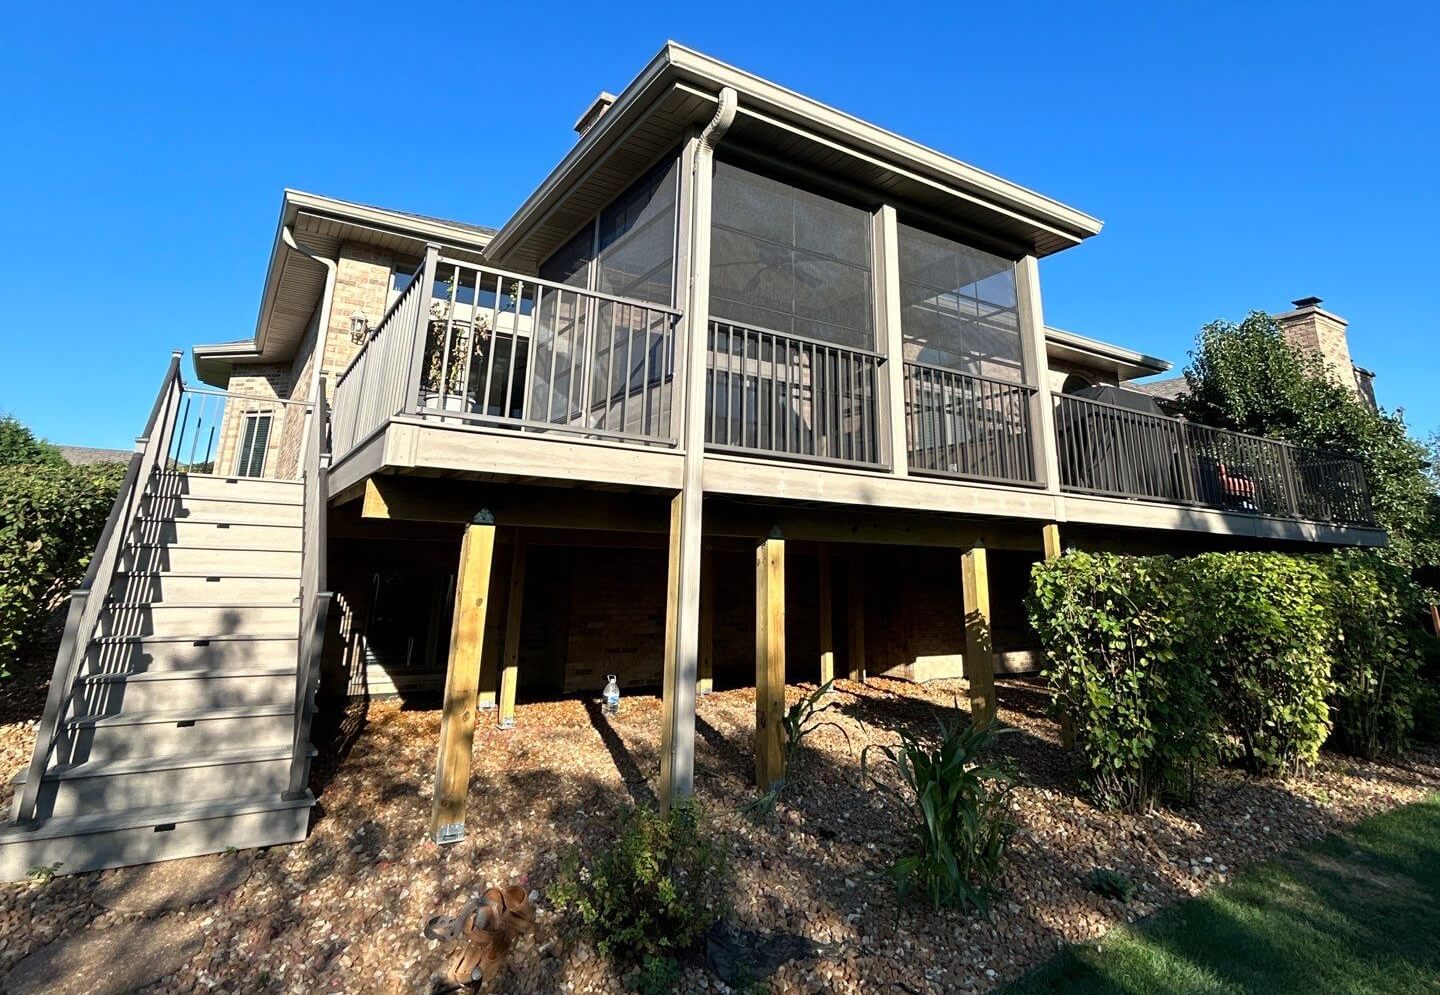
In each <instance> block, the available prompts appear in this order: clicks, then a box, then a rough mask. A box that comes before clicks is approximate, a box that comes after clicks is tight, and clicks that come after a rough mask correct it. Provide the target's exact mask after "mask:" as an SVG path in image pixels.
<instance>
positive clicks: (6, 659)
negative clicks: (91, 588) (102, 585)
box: [0, 464, 124, 675]
mask: <svg viewBox="0 0 1440 995" xmlns="http://www.w3.org/2000/svg"><path fill="white" fill-rule="evenodd" d="M123 475H124V467H123V466H121V465H118V464H101V465H98V466H73V467H72V466H66V465H58V466H57V465H52V464H34V465H15V466H4V467H0V674H7V675H8V673H9V671H10V668H11V667H12V666H13V665H14V664H15V661H16V659H17V658H18V656H19V654H20V653H21V652H23V650H24V649H25V647H26V646H27V645H28V644H29V642H30V641H31V640H32V639H33V638H34V637H35V636H36V635H38V634H39V632H40V631H41V629H42V628H43V621H44V617H45V615H46V613H47V612H49V611H50V610H51V609H52V608H53V607H54V606H55V605H56V604H57V603H58V601H59V599H60V598H61V597H62V596H63V595H64V593H65V592H66V591H68V590H70V589H71V588H73V587H74V586H75V585H76V584H78V583H79V582H80V579H81V578H82V577H83V576H84V574H85V567H86V565H87V564H88V563H89V561H90V554H91V552H92V551H93V550H94V548H95V542H96V540H97V539H99V537H100V531H101V529H103V528H104V526H105V519H106V518H107V517H108V516H109V514H110V506H111V505H112V504H114V502H115V493H116V491H117V490H118V488H119V484H120V478H121V477H122V476H123Z"/></svg>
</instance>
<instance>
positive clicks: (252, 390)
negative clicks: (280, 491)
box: [202, 364, 303, 476]
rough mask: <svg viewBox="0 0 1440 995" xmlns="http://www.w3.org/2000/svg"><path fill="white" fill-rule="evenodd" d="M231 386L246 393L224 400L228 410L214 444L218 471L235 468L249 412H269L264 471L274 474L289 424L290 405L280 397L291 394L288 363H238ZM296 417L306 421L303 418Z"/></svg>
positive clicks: (231, 389) (225, 412)
mask: <svg viewBox="0 0 1440 995" xmlns="http://www.w3.org/2000/svg"><path fill="white" fill-rule="evenodd" d="M228 388H229V390H230V392H231V393H233V394H239V395H243V396H240V397H231V398H228V399H227V400H226V401H225V411H224V414H223V415H222V416H221V417H220V419H219V422H220V427H219V432H218V435H219V438H218V440H217V443H216V447H215V472H216V473H219V474H232V473H234V472H235V463H236V459H237V458H238V456H239V452H240V443H241V440H242V439H243V438H244V429H245V422H246V420H247V416H248V415H250V414H254V413H263V412H268V413H269V414H270V417H271V422H270V436H269V443H268V445H267V447H266V454H265V472H266V475H267V476H274V473H273V472H272V471H273V469H274V467H275V466H276V463H277V460H278V458H279V453H280V445H281V440H282V438H283V437H284V435H285V428H286V426H285V421H286V418H285V415H286V411H285V408H286V407H287V406H286V405H284V404H280V403H278V401H279V400H280V399H281V398H287V397H289V396H290V367H289V365H288V364H283V365H282V364H274V365H256V366H238V367H236V368H235V372H234V373H233V374H231V376H230V381H229V384H228ZM267 402H272V403H267ZM296 420H297V421H303V418H300V419H296ZM202 444H203V443H202Z"/></svg>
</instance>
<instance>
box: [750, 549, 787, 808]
mask: <svg viewBox="0 0 1440 995" xmlns="http://www.w3.org/2000/svg"><path fill="white" fill-rule="evenodd" d="M784 715H785V540H784V539H782V538H780V536H779V535H778V534H774V535H771V537H770V538H768V539H764V540H762V541H761V542H760V544H759V545H758V546H756V547H755V785H756V787H758V788H759V789H760V790H761V791H769V790H770V789H771V788H773V787H774V786H775V785H776V784H778V783H779V782H780V781H782V780H784V779H785V752H784V744H783V743H781V741H780V737H781V729H780V726H781V719H782V718H783V717H784Z"/></svg>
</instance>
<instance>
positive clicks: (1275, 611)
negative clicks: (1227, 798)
mask: <svg viewBox="0 0 1440 995" xmlns="http://www.w3.org/2000/svg"><path fill="white" fill-rule="evenodd" d="M1177 563H1178V564H1179V565H1180V570H1179V572H1178V574H1177V577H1176V580H1177V582H1178V583H1179V584H1181V585H1184V586H1185V587H1186V588H1188V591H1189V592H1190V594H1191V595H1192V596H1193V597H1194V599H1195V600H1194V602H1193V604H1194V610H1193V611H1191V612H1190V613H1189V623H1188V624H1187V625H1186V626H1185V629H1186V638H1187V640H1189V643H1188V645H1189V646H1190V647H1191V652H1194V653H1196V654H1199V655H1202V656H1204V657H1206V658H1207V659H1208V662H1209V671H1210V675H1211V677H1212V678H1213V679H1214V681H1215V683H1216V686H1217V692H1218V693H1217V696H1216V702H1217V710H1218V713H1219V715H1220V718H1221V721H1222V722H1223V724H1224V727H1225V729H1226V731H1227V732H1228V733H1229V734H1230V736H1231V737H1232V740H1233V743H1234V744H1235V745H1236V747H1237V748H1238V754H1239V757H1240V759H1241V761H1242V762H1243V763H1244V765H1245V767H1246V768H1247V769H1249V770H1250V771H1252V772H1254V773H1260V774H1271V775H1276V774H1283V773H1286V772H1289V771H1294V770H1296V769H1297V768H1299V767H1301V766H1303V765H1306V764H1310V763H1313V762H1314V761H1315V760H1316V758H1317V757H1318V756H1319V753H1320V746H1321V744H1323V743H1324V742H1325V737H1326V735H1327V734H1328V733H1329V731H1330V713H1329V708H1328V706H1327V704H1326V699H1327V697H1328V696H1329V694H1330V690H1331V686H1332V685H1331V681H1330V650H1331V646H1332V643H1333V639H1334V623H1333V618H1332V615H1331V612H1330V604H1331V594H1330V582H1329V578H1328V576H1327V573H1326V569H1325V566H1324V564H1323V563H1322V562H1321V561H1320V558H1319V557H1302V556H1286V555H1283V554H1279V553H1240V554H1237V553H1206V554H1204V555H1203V556H1197V557H1194V558H1193V559H1188V560H1181V561H1177Z"/></svg>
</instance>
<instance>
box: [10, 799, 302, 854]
mask: <svg viewBox="0 0 1440 995" xmlns="http://www.w3.org/2000/svg"><path fill="white" fill-rule="evenodd" d="M314 804H315V796H314V795H313V794H311V793H310V792H309V791H306V792H305V796H304V797H303V798H296V799H293V800H291V799H286V798H284V797H283V796H281V795H279V794H276V793H272V794H263V795H250V796H247V797H243V798H221V799H216V800H213V801H200V802H187V803H183V804H179V805H154V806H149V807H146V808H132V809H121V810H118V811H117V810H108V811H105V812H93V813H89V814H86V815H62V816H52V817H51V818H49V819H46V820H45V821H44V823H42V824H41V825H40V826H39V827H37V828H35V829H22V828H20V827H19V826H14V825H9V824H6V825H4V826H0V843H20V842H24V841H25V840H39V839H55V838H58V837H64V836H80V835H84V834H87V833H99V832H106V831H108V830H120V829H133V828H136V827H138V826H148V825H153V824H158V823H166V822H194V821H196V820H198V819H216V818H228V817H233V816H237V815H246V814H248V813H251V812H269V811H281V810H283V809H292V808H309V807H310V806H312V805H314Z"/></svg>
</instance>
